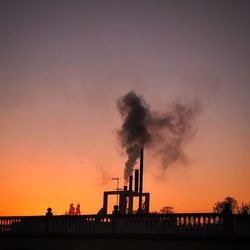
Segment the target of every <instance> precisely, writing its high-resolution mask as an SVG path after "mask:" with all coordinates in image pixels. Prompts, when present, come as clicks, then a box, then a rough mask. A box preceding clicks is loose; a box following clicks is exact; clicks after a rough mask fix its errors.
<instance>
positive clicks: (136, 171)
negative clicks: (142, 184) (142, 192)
mask: <svg viewBox="0 0 250 250" xmlns="http://www.w3.org/2000/svg"><path fill="white" fill-rule="evenodd" d="M138 179H139V170H138V169H136V170H135V193H138Z"/></svg>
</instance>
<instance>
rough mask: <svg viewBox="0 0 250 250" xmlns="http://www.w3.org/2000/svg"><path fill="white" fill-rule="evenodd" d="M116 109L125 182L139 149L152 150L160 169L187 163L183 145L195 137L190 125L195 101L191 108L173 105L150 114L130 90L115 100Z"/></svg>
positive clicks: (139, 97) (146, 107)
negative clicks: (125, 154)
mask: <svg viewBox="0 0 250 250" xmlns="http://www.w3.org/2000/svg"><path fill="white" fill-rule="evenodd" d="M117 108H118V110H119V112H120V114H121V118H122V120H123V124H122V127H121V129H120V130H119V131H118V137H119V139H120V141H121V145H122V147H123V148H124V149H125V150H126V153H127V155H128V160H127V161H126V163H125V169H124V180H125V181H127V180H128V177H129V176H130V175H132V172H133V167H134V165H135V164H136V161H137V159H138V158H139V157H140V150H141V148H142V147H144V148H148V149H150V150H153V151H154V152H155V153H156V155H157V156H158V157H160V159H161V162H162V167H163V169H166V168H167V167H168V166H169V165H171V164H173V163H175V162H178V161H182V162H185V161H186V159H187V158H186V156H185V154H184V152H183V145H184V144H185V143H186V142H188V141H189V140H190V139H191V138H192V136H193V134H194V131H193V128H192V123H193V120H194V117H195V115H196V114H197V111H198V110H199V104H198V102H194V103H192V104H191V105H183V104H180V103H174V104H172V105H171V107H169V110H168V111H167V112H166V113H164V114H159V113H158V112H154V111H151V109H150V106H149V105H148V104H147V103H146V102H145V100H144V98H143V97H141V96H138V95H137V94H136V93H135V92H133V91H131V92H129V93H127V94H126V95H124V96H122V97H121V98H119V99H118V101H117Z"/></svg>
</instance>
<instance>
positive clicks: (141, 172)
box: [139, 148, 143, 193]
mask: <svg viewBox="0 0 250 250" xmlns="http://www.w3.org/2000/svg"><path fill="white" fill-rule="evenodd" d="M142 184H143V148H142V149H141V157H140V188H139V192H140V193H142V191H143V188H142Z"/></svg>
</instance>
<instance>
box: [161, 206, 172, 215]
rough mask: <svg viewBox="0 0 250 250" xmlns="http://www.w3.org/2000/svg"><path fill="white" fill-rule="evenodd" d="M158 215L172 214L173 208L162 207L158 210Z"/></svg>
mask: <svg viewBox="0 0 250 250" xmlns="http://www.w3.org/2000/svg"><path fill="white" fill-rule="evenodd" d="M160 213H161V214H173V213H174V208H173V207H170V206H166V207H163V208H162V209H161V210H160Z"/></svg>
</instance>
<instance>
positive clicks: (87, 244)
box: [0, 237, 250, 250]
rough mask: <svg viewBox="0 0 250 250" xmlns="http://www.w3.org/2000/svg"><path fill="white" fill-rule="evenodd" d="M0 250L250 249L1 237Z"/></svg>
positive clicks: (244, 244)
mask: <svg viewBox="0 0 250 250" xmlns="http://www.w3.org/2000/svg"><path fill="white" fill-rule="evenodd" d="M0 249H1V250H83V249H84V250H85V249H87V250H96V249H108V250H113V249H118V250H125V249H126V250H127V249H129V250H133V249H136V250H147V249H150V250H162V249H167V250H196V249H201V250H224V249H225V250H250V243H249V241H239V240H237V241H235V240H204V239H203V240H177V239H167V240H160V239H125V238H123V239H108V238H101V239H100V238H62V237H60V238H56V237H51V238H45V237H32V238H27V237H25V238H24V237H1V238H0Z"/></svg>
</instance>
